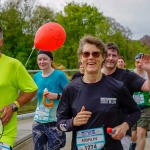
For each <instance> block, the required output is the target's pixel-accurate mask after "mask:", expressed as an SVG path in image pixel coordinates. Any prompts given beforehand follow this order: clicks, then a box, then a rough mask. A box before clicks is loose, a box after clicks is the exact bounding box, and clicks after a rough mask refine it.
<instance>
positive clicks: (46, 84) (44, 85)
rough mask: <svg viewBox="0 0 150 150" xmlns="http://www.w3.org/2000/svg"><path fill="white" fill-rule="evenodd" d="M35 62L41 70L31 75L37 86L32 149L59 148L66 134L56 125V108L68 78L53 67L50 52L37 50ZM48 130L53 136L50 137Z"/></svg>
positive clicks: (62, 145)
mask: <svg viewBox="0 0 150 150" xmlns="http://www.w3.org/2000/svg"><path fill="white" fill-rule="evenodd" d="M37 63H38V66H39V68H40V69H41V71H39V72H37V73H36V74H35V75H34V77H33V79H34V81H35V82H36V84H37V86H38V91H37V107H36V110H35V116H34V123H33V130H32V131H33V143H34V149H35V150H39V149H45V145H47V148H46V149H55V148H54V147H57V149H60V148H61V147H64V145H65V141H66V135H65V133H63V132H62V131H59V130H58V129H57V127H56V120H57V118H56V110H57V107H58V104H59V100H60V98H61V93H62V91H63V89H64V88H65V86H66V85H67V83H68V79H67V77H66V75H65V73H64V72H63V71H60V70H57V69H56V68H55V66H54V62H53V54H52V52H50V51H44V50H39V52H38V56H37ZM49 131H51V134H53V135H55V136H54V137H52V136H51V134H49ZM37 137H38V138H37ZM45 138H46V139H47V140H45Z"/></svg>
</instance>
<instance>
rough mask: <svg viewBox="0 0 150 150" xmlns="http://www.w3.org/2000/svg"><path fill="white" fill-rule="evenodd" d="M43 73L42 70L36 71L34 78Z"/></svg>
mask: <svg viewBox="0 0 150 150" xmlns="http://www.w3.org/2000/svg"><path fill="white" fill-rule="evenodd" d="M41 73H42V72H41V71H39V72H37V73H35V74H34V76H33V78H36V77H38V76H41Z"/></svg>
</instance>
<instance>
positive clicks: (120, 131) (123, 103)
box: [112, 87, 141, 140]
mask: <svg viewBox="0 0 150 150" xmlns="http://www.w3.org/2000/svg"><path fill="white" fill-rule="evenodd" d="M119 95H120V96H119V98H118V99H119V106H120V107H121V108H122V109H123V110H126V111H127V113H128V116H127V117H126V118H125V119H124V121H123V123H122V124H120V125H118V126H116V127H115V128H114V129H115V130H116V132H115V134H114V135H113V136H112V138H114V139H116V140H120V139H121V138H123V137H124V136H125V135H126V132H127V130H129V129H130V128H131V127H132V126H133V125H134V124H135V123H136V122H137V121H138V119H139V118H140V114H141V111H140V109H139V107H138V106H137V104H136V103H135V101H134V100H133V98H132V96H131V95H130V94H129V92H128V90H127V89H126V88H125V87H123V89H122V91H119Z"/></svg>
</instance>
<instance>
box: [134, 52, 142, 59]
mask: <svg viewBox="0 0 150 150" xmlns="http://www.w3.org/2000/svg"><path fill="white" fill-rule="evenodd" d="M143 55H144V54H143V53H138V54H137V55H136V56H135V60H136V59H141V58H142V56H143Z"/></svg>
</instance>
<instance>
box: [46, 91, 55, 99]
mask: <svg viewBox="0 0 150 150" xmlns="http://www.w3.org/2000/svg"><path fill="white" fill-rule="evenodd" d="M44 96H45V97H46V98H48V99H57V96H58V94H57V93H52V92H46V93H44Z"/></svg>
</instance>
